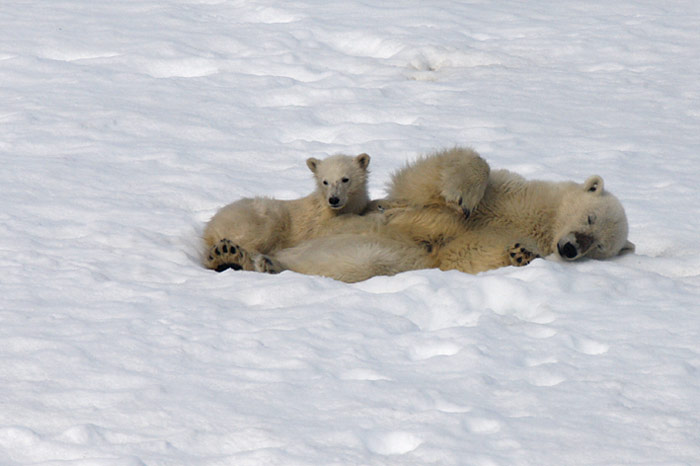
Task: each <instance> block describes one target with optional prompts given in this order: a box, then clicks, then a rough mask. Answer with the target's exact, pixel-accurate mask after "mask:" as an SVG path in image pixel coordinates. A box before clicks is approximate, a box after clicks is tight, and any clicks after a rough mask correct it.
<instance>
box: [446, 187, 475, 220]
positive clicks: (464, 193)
mask: <svg viewBox="0 0 700 466" xmlns="http://www.w3.org/2000/svg"><path fill="white" fill-rule="evenodd" d="M441 194H442V197H443V198H444V199H445V202H446V203H447V205H448V206H449V207H451V208H453V209H455V210H456V211H457V212H458V213H459V214H461V215H463V216H464V218H465V219H468V218H469V216H470V215H471V214H472V213H473V212H474V211H475V210H476V206H477V205H479V202H480V201H481V198H482V197H483V196H484V192H483V190H480V189H474V188H468V189H459V188H454V189H448V188H445V189H443V191H442V193H441Z"/></svg>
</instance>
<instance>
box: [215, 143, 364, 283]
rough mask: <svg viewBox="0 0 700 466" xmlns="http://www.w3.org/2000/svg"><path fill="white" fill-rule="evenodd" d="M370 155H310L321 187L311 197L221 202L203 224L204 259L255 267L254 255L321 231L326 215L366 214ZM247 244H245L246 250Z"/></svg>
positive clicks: (229, 265) (222, 264)
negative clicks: (225, 203) (222, 205)
mask: <svg viewBox="0 0 700 466" xmlns="http://www.w3.org/2000/svg"><path fill="white" fill-rule="evenodd" d="M369 161H370V156H369V155H367V154H364V153H363V154H360V155H357V156H354V157H353V156H349V155H333V156H330V157H327V158H325V159H323V160H319V159H316V158H313V157H311V158H309V159H307V161H306V165H307V166H308V167H309V170H311V172H312V173H313V174H314V178H315V180H316V190H315V191H314V192H313V193H311V194H309V195H308V196H306V197H303V198H300V199H294V200H280V199H273V198H269V197H255V198H244V199H240V200H238V201H235V202H233V203H231V204H228V205H227V206H224V207H222V208H221V209H220V210H219V211H218V212H217V213H216V214H215V215H214V217H212V219H211V220H210V221H209V223H208V224H207V226H206V228H205V230H204V243H205V247H206V254H205V257H204V265H205V267H207V268H210V269H214V270H216V271H219V272H221V271H223V270H226V269H228V268H233V269H241V268H243V269H245V270H255V266H254V264H253V259H254V257H255V256H256V255H257V254H256V253H259V254H271V253H274V252H276V251H278V250H280V249H285V248H289V247H292V246H295V245H296V244H298V243H299V242H300V241H303V240H307V239H310V238H313V237H314V236H316V235H317V234H318V233H319V232H320V231H322V230H323V225H324V223H325V222H326V221H328V220H330V219H332V218H334V217H337V216H338V215H342V214H361V213H363V212H364V211H365V210H366V209H367V206H368V204H369V194H368V191H367V177H368V174H369V171H368V168H367V167H368V166H369ZM241 248H243V250H241Z"/></svg>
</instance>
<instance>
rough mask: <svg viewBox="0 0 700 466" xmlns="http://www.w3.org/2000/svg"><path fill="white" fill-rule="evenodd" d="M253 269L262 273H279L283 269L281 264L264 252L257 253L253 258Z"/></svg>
mask: <svg viewBox="0 0 700 466" xmlns="http://www.w3.org/2000/svg"><path fill="white" fill-rule="evenodd" d="M253 263H254V265H255V270H256V271H257V272H262V273H280V272H282V271H283V270H284V267H282V264H280V263H279V262H277V261H276V260H274V259H273V258H271V257H270V256H266V255H265V254H259V255H258V256H257V257H256V258H255V259H254V260H253Z"/></svg>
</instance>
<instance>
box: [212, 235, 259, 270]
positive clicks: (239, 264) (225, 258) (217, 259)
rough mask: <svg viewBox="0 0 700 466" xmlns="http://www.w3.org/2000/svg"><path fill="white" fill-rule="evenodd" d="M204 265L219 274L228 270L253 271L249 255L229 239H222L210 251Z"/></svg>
mask: <svg viewBox="0 0 700 466" xmlns="http://www.w3.org/2000/svg"><path fill="white" fill-rule="evenodd" d="M204 265H205V266H206V267H207V268H209V269H212V270H216V271H217V272H223V271H224V270H228V269H232V270H253V263H252V262H251V260H250V256H249V255H248V253H247V252H246V251H244V250H243V249H242V248H241V247H240V246H236V245H235V244H233V243H232V242H231V241H230V240H227V239H222V240H221V241H219V242H218V243H216V244H215V245H213V246H212V247H211V248H210V249H209V253H208V254H207V257H206V260H205V261H204Z"/></svg>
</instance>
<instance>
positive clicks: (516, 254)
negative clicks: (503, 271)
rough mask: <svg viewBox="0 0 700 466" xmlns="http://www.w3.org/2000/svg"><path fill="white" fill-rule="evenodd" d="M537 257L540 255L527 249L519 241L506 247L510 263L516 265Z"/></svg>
mask: <svg viewBox="0 0 700 466" xmlns="http://www.w3.org/2000/svg"><path fill="white" fill-rule="evenodd" d="M538 257H540V255H539V254H535V253H533V252H530V251H528V250H527V249H525V248H524V247H523V246H522V245H521V244H520V243H515V244H514V245H513V246H511V247H510V248H508V258H509V260H510V264H511V265H514V266H516V267H522V266H524V265H527V264H529V263H530V262H532V261H533V260H535V259H537V258H538Z"/></svg>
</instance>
